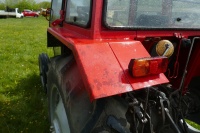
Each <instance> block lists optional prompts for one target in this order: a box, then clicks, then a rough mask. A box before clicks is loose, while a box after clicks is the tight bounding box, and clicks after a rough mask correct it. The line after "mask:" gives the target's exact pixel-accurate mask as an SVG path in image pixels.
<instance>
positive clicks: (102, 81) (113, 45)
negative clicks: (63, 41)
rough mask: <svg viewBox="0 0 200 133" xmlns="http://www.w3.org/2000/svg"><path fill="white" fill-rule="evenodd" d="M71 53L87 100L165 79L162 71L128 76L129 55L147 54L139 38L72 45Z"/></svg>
mask: <svg viewBox="0 0 200 133" xmlns="http://www.w3.org/2000/svg"><path fill="white" fill-rule="evenodd" d="M73 50H74V53H75V57H76V60H77V63H78V66H79V69H80V71H81V73H82V78H83V80H84V84H85V86H86V88H87V90H88V92H89V94H90V97H91V100H93V99H97V98H102V97H108V96H111V95H116V94H121V93H125V92H129V91H133V90H137V89H141V88H144V87H149V86H153V85H157V84H162V83H166V82H168V80H167V78H166V77H165V76H164V74H159V75H156V76H148V77H142V78H132V77H131V76H130V75H129V73H128V63H129V61H130V60H131V59H132V58H141V57H150V55H149V54H148V52H147V51H146V49H145V48H144V47H143V45H142V44H141V43H140V42H139V41H127V42H109V43H107V42H104V43H102V42H100V43H96V42H95V43H92V44H84V45H83V44H76V45H74V49H73Z"/></svg>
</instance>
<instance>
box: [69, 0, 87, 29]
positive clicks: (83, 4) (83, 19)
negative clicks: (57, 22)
mask: <svg viewBox="0 0 200 133" xmlns="http://www.w3.org/2000/svg"><path fill="white" fill-rule="evenodd" d="M90 18H91V0H68V1H67V12H66V22H67V23H70V24H75V25H78V26H81V27H89V26H90Z"/></svg>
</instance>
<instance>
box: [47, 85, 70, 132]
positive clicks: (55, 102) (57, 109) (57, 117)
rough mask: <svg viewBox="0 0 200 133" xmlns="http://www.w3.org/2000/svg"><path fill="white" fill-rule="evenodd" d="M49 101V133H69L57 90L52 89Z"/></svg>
mask: <svg viewBox="0 0 200 133" xmlns="http://www.w3.org/2000/svg"><path fill="white" fill-rule="evenodd" d="M50 99H51V100H50V117H51V132H52V133H70V129H69V124H68V119H67V115H66V112H65V108H64V104H63V101H62V98H61V96H60V94H59V92H58V90H57V88H55V87H54V88H53V90H52V95H51V97H50Z"/></svg>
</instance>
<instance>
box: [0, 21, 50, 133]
mask: <svg viewBox="0 0 200 133" xmlns="http://www.w3.org/2000/svg"><path fill="white" fill-rule="evenodd" d="M47 27H48V21H46V19H45V18H44V17H39V18H23V19H16V18H8V19H0V133H48V132H49V123H48V113H47V108H48V107H47V101H46V100H47V99H46V96H45V94H44V93H43V92H42V91H43V90H42V87H41V83H40V77H39V70H38V55H39V54H40V53H42V52H45V53H48V54H50V55H51V54H52V53H51V49H47V47H46V29H47Z"/></svg>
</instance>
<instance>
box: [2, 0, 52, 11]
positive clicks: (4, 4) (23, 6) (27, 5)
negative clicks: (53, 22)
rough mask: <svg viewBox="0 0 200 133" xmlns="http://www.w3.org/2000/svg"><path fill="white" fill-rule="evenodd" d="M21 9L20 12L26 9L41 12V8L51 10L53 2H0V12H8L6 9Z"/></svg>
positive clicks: (23, 0)
mask: <svg viewBox="0 0 200 133" xmlns="http://www.w3.org/2000/svg"><path fill="white" fill-rule="evenodd" d="M8 7H9V8H19V10H20V11H23V10H24V9H30V10H35V11H36V10H39V9H41V8H50V7H51V2H47V1H44V2H40V3H36V2H35V0H0V10H6V8H8Z"/></svg>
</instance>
